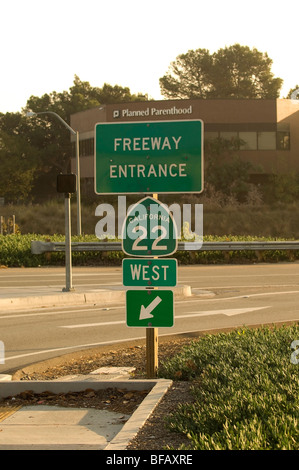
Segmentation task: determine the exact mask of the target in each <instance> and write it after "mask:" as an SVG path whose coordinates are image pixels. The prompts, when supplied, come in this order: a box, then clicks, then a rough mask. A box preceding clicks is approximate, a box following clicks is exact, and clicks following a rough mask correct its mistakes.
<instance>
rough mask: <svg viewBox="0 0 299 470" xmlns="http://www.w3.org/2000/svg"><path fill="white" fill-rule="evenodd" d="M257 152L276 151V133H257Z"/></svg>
mask: <svg viewBox="0 0 299 470" xmlns="http://www.w3.org/2000/svg"><path fill="white" fill-rule="evenodd" d="M257 141H258V149H259V150H276V132H258V134H257Z"/></svg>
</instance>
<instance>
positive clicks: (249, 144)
mask: <svg viewBox="0 0 299 470" xmlns="http://www.w3.org/2000/svg"><path fill="white" fill-rule="evenodd" d="M239 139H240V150H256V149H257V133H256V132H239Z"/></svg>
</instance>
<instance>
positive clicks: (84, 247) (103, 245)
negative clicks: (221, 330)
mask: <svg viewBox="0 0 299 470" xmlns="http://www.w3.org/2000/svg"><path fill="white" fill-rule="evenodd" d="M71 247H72V251H122V244H121V242H73V243H72V246H71ZM245 250H246V251H267V250H299V241H296V240H294V241H267V242H260V241H252V242H246V241H244V242H229V241H228V242H203V243H199V242H178V250H177V251H245ZM61 251H65V243H64V242H43V241H37V240H32V242H31V253H32V254H34V255H39V254H42V253H47V252H61Z"/></svg>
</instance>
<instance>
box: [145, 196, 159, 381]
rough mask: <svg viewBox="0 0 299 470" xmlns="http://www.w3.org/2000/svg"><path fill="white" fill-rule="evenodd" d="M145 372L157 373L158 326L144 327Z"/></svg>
mask: <svg viewBox="0 0 299 470" xmlns="http://www.w3.org/2000/svg"><path fill="white" fill-rule="evenodd" d="M153 198H154V199H156V200H158V194H157V193H155V194H153ZM146 372H147V378H148V379H153V378H156V377H157V375H158V328H147V329H146Z"/></svg>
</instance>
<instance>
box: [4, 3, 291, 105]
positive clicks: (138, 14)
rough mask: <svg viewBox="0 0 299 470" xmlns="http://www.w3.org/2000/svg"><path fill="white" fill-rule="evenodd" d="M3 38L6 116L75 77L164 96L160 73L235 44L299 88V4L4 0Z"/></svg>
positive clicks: (60, 88)
mask: <svg viewBox="0 0 299 470" xmlns="http://www.w3.org/2000/svg"><path fill="white" fill-rule="evenodd" d="M0 38H1V56H0V57H1V75H0V76H1V87H0V112H4V113H5V112H7V111H11V112H16V111H21V108H22V107H24V106H25V105H26V101H27V99H28V98H29V97H30V96H31V95H35V96H42V95H43V94H44V93H50V92H52V91H54V90H55V91H57V92H60V91H63V90H68V89H69V88H70V87H71V86H72V84H73V80H74V75H75V74H76V75H78V76H79V77H80V79H81V80H84V81H88V82H89V83H90V84H91V85H92V86H98V87H102V86H103V84H104V83H105V82H106V83H109V84H111V85H116V84H118V85H121V86H123V87H125V86H127V87H129V88H130V90H131V93H137V92H142V93H148V94H149V95H150V97H152V98H153V99H163V97H162V96H161V95H160V87H159V78H160V77H162V76H163V75H164V74H165V73H166V71H167V69H168V66H169V64H170V62H171V61H173V60H175V58H176V57H177V56H178V55H179V54H181V53H185V52H187V51H188V50H189V49H198V48H206V49H208V50H209V51H210V52H211V53H212V52H214V51H217V50H218V49H220V48H222V47H225V46H231V45H233V44H235V43H239V44H241V45H243V46H249V47H250V48H252V47H256V48H257V49H258V50H259V51H260V52H267V53H268V55H269V57H270V58H271V59H272V60H273V66H272V71H273V73H274V75H275V76H277V77H281V78H282V79H283V80H284V85H283V89H282V93H281V97H284V96H286V94H287V93H288V91H289V89H290V88H293V87H295V86H296V85H297V84H299V57H298V0H284V1H281V0H279V1H277V0H271V1H270V0H269V1H268V0H250V1H247V2H245V1H242V0H226V1H225V0H215V1H213V0H209V1H208V0H205V1H202V0H180V1H178V0H150V1H144V0H109V1H102V0H84V1H83V0H81V1H79V0H51V1H48V2H46V1H42V0H10V1H5V0H0Z"/></svg>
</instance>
